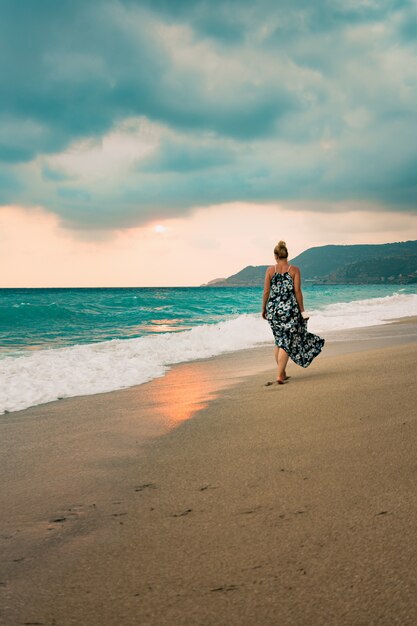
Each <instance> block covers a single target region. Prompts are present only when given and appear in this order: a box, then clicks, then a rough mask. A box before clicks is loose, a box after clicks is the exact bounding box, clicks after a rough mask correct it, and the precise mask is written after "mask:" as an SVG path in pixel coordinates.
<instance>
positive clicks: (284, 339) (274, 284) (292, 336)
mask: <svg viewBox="0 0 417 626" xmlns="http://www.w3.org/2000/svg"><path fill="white" fill-rule="evenodd" d="M266 319H267V320H268V322H269V324H270V326H271V328H272V332H273V333H274V339H275V345H277V346H279V347H280V348H283V349H284V350H285V352H286V353H287V354H288V355H289V356H290V358H291V359H292V360H293V361H294V363H297V365H301V367H308V366H309V365H310V363H311V362H312V360H313V359H314V358H315V357H316V356H317V355H318V354H320V352H321V350H322V348H323V346H324V341H325V340H324V339H322V338H321V337H319V336H318V335H313V334H312V333H309V332H308V331H307V321H306V320H305V319H304V318H303V316H302V315H301V312H300V309H299V306H298V302H297V299H296V297H295V291H294V283H293V280H292V277H291V274H290V273H289V272H284V273H283V274H279V273H276V274H274V275H273V276H272V278H271V288H270V293H269V300H268V304H267V306H266Z"/></svg>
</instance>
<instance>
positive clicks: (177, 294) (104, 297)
mask: <svg viewBox="0 0 417 626" xmlns="http://www.w3.org/2000/svg"><path fill="white" fill-rule="evenodd" d="M303 292H304V302H305V306H306V308H307V309H309V310H320V309H323V308H324V307H326V306H327V305H330V304H335V303H339V302H352V301H357V300H364V299H369V298H381V297H385V296H391V295H392V294H395V293H401V294H415V293H417V286H416V285H409V286H399V285H390V286H387V285H357V286H352V285H331V286H326V285H312V284H310V285H306V286H304V287H303ZM261 302H262V288H259V287H217V288H216V287H210V288H204V287H180V288H95V289H64V288H62V289H0V351H1V352H0V354H1V355H3V356H5V355H6V354H9V353H10V351H12V352H13V353H15V351H16V349H17V350H19V351H20V350H33V349H42V348H51V347H63V346H71V345H76V344H84V343H95V342H101V341H108V340H111V339H132V338H135V337H142V336H145V335H149V334H157V333H161V332H179V331H182V330H187V329H190V328H193V327H194V326H198V325H201V324H215V323H218V322H220V321H222V320H225V319H230V318H231V317H236V316H238V315H241V314H244V313H257V312H259V311H260V309H261Z"/></svg>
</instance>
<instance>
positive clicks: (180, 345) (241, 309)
mask: <svg viewBox="0 0 417 626" xmlns="http://www.w3.org/2000/svg"><path fill="white" fill-rule="evenodd" d="M303 295H304V304H305V308H306V310H307V311H308V312H309V313H310V320H309V322H308V328H309V330H310V331H311V332H314V333H317V334H320V335H321V336H323V337H325V338H326V333H329V332H330V331H338V330H345V329H348V328H357V327H364V326H373V325H377V324H383V323H384V322H385V321H386V320H389V319H394V318H399V317H405V316H409V315H417V285H353V286H352V285H314V284H305V285H304V286H303ZM261 302H262V288H261V287H155V288H133V287H132V288H87V289H73V288H59V289H0V414H2V413H5V412H11V411H17V410H20V409H24V408H27V407H29V406H33V405H36V404H41V403H44V402H49V401H52V400H57V399H59V398H66V397H72V396H79V395H88V394H93V393H100V392H105V391H112V390H115V389H122V388H125V387H130V386H133V385H138V384H141V383H144V382H147V381H149V380H152V379H153V378H156V377H159V376H163V375H164V373H165V372H166V371H167V369H168V368H169V367H170V366H171V365H173V364H175V363H180V362H184V361H193V360H195V359H200V358H206V357H210V356H215V355H217V354H221V353H224V352H228V351H234V350H240V349H244V348H250V347H254V346H258V345H262V344H268V343H269V344H271V346H272V345H273V339H272V333H271V330H270V327H269V325H268V323H267V322H266V321H265V320H263V319H262V318H261V316H260V309H261Z"/></svg>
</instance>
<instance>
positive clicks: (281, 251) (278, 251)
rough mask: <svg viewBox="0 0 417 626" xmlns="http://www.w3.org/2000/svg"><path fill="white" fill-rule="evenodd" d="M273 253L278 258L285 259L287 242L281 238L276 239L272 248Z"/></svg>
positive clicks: (286, 256)
mask: <svg viewBox="0 0 417 626" xmlns="http://www.w3.org/2000/svg"><path fill="white" fill-rule="evenodd" d="M274 254H275V256H277V257H278V258H279V259H287V258H288V250H287V244H286V243H285V241H282V240H281V241H278V243H277V245H276V246H275V248H274Z"/></svg>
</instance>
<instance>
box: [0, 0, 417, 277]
mask: <svg viewBox="0 0 417 626" xmlns="http://www.w3.org/2000/svg"><path fill="white" fill-rule="evenodd" d="M415 53H416V8H415V5H414V2H411V1H407V0H315V1H314V2H312V1H311V0H257V2H256V3H254V2H249V0H221V1H220V0H60V1H59V2H56V0H40V1H38V2H36V1H34V0H19V1H18V2H16V0H0V81H1V98H0V266H1V268H2V269H1V278H0V286H4V287H7V286H9V287H12V286H27V287H37V286H90V285H91V286H95V285H97V286H112V285H114V286H117V285H121V286H123V285H126V286H128V285H137V286H140V285H187V284H188V285H194V284H200V283H202V282H205V281H208V280H210V279H212V278H215V277H218V276H227V275H230V274H232V273H234V272H236V271H238V270H239V269H241V268H242V267H244V266H245V265H250V264H251V265H256V264H263V263H271V262H273V258H272V249H273V247H274V245H275V244H276V242H277V241H278V240H279V239H285V240H286V241H287V244H288V247H289V249H290V254H291V256H295V255H296V254H298V253H299V252H301V251H302V250H304V249H306V248H308V247H311V246H315V245H324V244H327V243H379V242H386V241H399V240H406V239H416V238H417V207H416V205H417V202H416V196H417V192H416V171H417V141H416V139H417V137H416V128H417V125H416V114H415V112H416V103H417V99H416V86H417V72H416V60H415V59H416V55H415Z"/></svg>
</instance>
